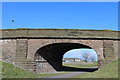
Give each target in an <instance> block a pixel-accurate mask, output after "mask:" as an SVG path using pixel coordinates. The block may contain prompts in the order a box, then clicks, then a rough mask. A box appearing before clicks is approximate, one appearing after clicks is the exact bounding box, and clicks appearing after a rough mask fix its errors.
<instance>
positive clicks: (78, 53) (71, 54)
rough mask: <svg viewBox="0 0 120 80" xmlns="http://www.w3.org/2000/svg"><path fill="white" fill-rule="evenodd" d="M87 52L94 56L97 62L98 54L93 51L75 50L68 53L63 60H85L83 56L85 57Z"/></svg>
mask: <svg viewBox="0 0 120 80" xmlns="http://www.w3.org/2000/svg"><path fill="white" fill-rule="evenodd" d="M85 52H86V53H87V54H89V55H90V56H93V57H94V58H95V61H97V59H98V58H97V53H96V52H95V50H93V49H73V50H70V51H68V52H66V53H65V54H64V56H63V58H80V59H82V60H84V58H83V57H82V55H84V53H85Z"/></svg>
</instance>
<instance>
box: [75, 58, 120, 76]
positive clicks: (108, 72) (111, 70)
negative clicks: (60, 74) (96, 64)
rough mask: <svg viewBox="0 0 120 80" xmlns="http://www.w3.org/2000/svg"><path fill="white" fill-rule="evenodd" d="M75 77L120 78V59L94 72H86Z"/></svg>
mask: <svg viewBox="0 0 120 80" xmlns="http://www.w3.org/2000/svg"><path fill="white" fill-rule="evenodd" d="M119 61H120V59H119ZM73 78H118V60H117V61H113V62H112V63H110V64H108V65H106V66H105V67H103V68H101V69H99V70H98V71H95V72H93V73H84V74H81V75H77V76H74V77H73Z"/></svg>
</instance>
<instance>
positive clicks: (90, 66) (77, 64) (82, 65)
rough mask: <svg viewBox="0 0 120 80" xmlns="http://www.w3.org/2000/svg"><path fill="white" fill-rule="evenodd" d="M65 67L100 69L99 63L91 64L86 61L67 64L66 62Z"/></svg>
mask: <svg viewBox="0 0 120 80" xmlns="http://www.w3.org/2000/svg"><path fill="white" fill-rule="evenodd" d="M63 66H68V67H75V68H93V67H98V63H97V61H93V62H91V63H89V61H88V62H87V63H86V62H84V61H81V62H78V63H74V62H73V63H67V62H64V63H63Z"/></svg>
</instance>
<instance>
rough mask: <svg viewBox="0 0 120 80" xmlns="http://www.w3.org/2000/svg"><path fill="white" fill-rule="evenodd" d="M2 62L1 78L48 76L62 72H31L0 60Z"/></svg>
mask: <svg viewBox="0 0 120 80" xmlns="http://www.w3.org/2000/svg"><path fill="white" fill-rule="evenodd" d="M0 64H2V78H47V77H49V76H54V75H59V74H63V73H53V74H46V73H41V74H38V73H32V72H27V71H24V70H22V69H19V68H16V67H14V66H13V65H12V64H8V63H5V62H0Z"/></svg>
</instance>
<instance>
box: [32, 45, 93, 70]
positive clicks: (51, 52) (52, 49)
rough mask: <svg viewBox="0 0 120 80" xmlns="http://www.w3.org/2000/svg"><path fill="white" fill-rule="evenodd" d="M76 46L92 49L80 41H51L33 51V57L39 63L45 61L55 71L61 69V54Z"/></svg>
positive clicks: (76, 47)
mask: <svg viewBox="0 0 120 80" xmlns="http://www.w3.org/2000/svg"><path fill="white" fill-rule="evenodd" d="M78 48H88V49H92V48H91V47H89V46H87V45H83V44H80V43H53V44H49V45H45V46H43V47H41V48H39V49H38V50H37V52H36V53H35V57H34V59H35V60H36V61H39V62H41V63H43V62H47V63H49V65H50V66H51V67H52V68H53V69H55V71H61V70H62V58H63V55H64V54H65V53H66V52H67V51H69V50H72V49H78ZM44 70H45V69H44ZM49 70H51V69H49ZM49 70H47V71H49ZM43 72H44V71H43Z"/></svg>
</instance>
